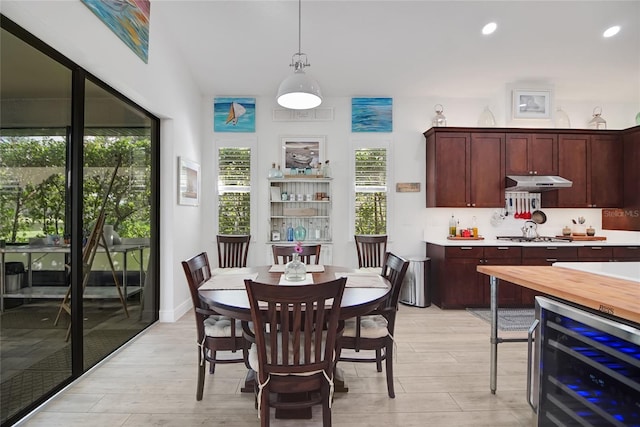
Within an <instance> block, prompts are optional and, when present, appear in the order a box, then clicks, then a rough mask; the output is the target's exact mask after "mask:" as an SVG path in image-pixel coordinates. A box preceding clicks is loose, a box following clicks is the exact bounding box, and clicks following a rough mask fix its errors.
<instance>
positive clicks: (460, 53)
mask: <svg viewBox="0 0 640 427" xmlns="http://www.w3.org/2000/svg"><path fill="white" fill-rule="evenodd" d="M301 16H302V28H301V39H302V51H303V52H304V53H307V54H308V57H309V61H310V62H311V67H310V68H309V69H307V72H308V73H309V74H311V75H313V77H315V78H316V79H317V80H318V82H319V84H320V86H321V88H322V91H323V95H324V96H328V97H343V96H347V97H349V96H403V97H404V96H407V97H411V96H416V97H429V96H433V97H453V98H455V97H463V98H491V97H495V96H496V95H500V94H502V93H503V91H504V88H505V85H506V84H509V83H513V82H522V81H528V82H540V83H543V84H549V85H553V86H554V87H555V88H556V97H557V98H560V99H566V100H581V99H585V100H605V101H607V102H638V100H639V99H640V1H618V2H616V1H546V2H545V1H515V0H512V1H495V2H487V1H428V0H414V1H363V0H359V1H346V0H342V1H329V0H303V1H302V11H301ZM490 21H495V22H496V23H497V24H498V29H497V31H496V32H495V33H494V34H492V35H490V36H482V35H481V33H480V30H481V28H482V27H483V26H484V25H485V24H486V23H488V22H490ZM611 25H620V26H621V27H622V29H621V31H620V33H619V34H618V35H617V36H615V37H612V38H609V39H604V38H603V37H602V32H603V31H604V30H605V29H606V28H608V27H609V26H611ZM157 28H171V40H172V42H173V43H175V45H176V47H177V48H178V49H179V51H180V52H181V54H182V59H183V61H184V62H185V65H186V66H187V67H188V68H189V69H190V70H191V72H192V73H193V77H194V79H195V80H196V82H197V84H198V85H199V87H201V88H202V92H203V93H204V94H212V95H221V96H222V95H231V96H274V97H275V94H276V91H277V88H278V85H279V84H280V82H281V81H282V80H283V79H284V78H285V77H286V76H288V75H289V73H291V72H292V70H291V69H290V68H289V66H288V65H289V63H290V61H291V56H292V55H293V54H294V53H295V52H297V50H298V2H297V1H294V0H278V1H276V0H255V1H238V0H236V1H188V0H173V1H152V6H151V28H150V34H151V42H150V49H149V55H150V57H152V56H153V42H154V37H153V35H154V31H156V29H157Z"/></svg>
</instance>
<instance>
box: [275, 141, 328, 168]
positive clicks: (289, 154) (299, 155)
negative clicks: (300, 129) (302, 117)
mask: <svg viewBox="0 0 640 427" xmlns="http://www.w3.org/2000/svg"><path fill="white" fill-rule="evenodd" d="M324 142H325V137H324V136H285V137H283V138H282V165H283V167H284V169H285V171H286V172H285V173H287V174H290V173H293V171H292V170H299V171H302V173H304V170H305V169H306V168H315V167H317V166H318V165H319V164H320V163H324V161H325V160H327V159H326V158H325V151H324Z"/></svg>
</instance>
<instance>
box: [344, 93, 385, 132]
mask: <svg viewBox="0 0 640 427" xmlns="http://www.w3.org/2000/svg"><path fill="white" fill-rule="evenodd" d="M392 130H393V99H392V98H351V132H391V131H392Z"/></svg>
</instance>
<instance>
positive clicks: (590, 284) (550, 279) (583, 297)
mask: <svg viewBox="0 0 640 427" xmlns="http://www.w3.org/2000/svg"><path fill="white" fill-rule="evenodd" d="M611 264H612V265H613V264H623V263H618V262H616V263H611ZM624 264H639V263H624ZM477 271H479V272H480V273H484V274H487V275H489V276H493V277H497V278H498V279H500V280H505V281H508V282H512V283H515V284H517V285H520V286H523V287H525V288H529V289H534V290H536V291H538V292H541V293H544V294H547V295H551V296H554V297H557V298H560V299H563V300H565V301H569V302H573V303H576V304H580V305H582V306H585V307H589V308H592V309H594V310H597V311H601V312H603V313H606V314H610V315H613V316H617V317H619V318H621V319H626V320H630V321H632V322H635V323H640V297H639V295H640V283H638V282H634V281H631V280H624V279H620V278H617V277H608V276H606V275H602V274H594V273H589V272H585V271H579V270H575V269H571V268H559V267H550V266H511V265H498V266H489V265H479V266H478V267H477Z"/></svg>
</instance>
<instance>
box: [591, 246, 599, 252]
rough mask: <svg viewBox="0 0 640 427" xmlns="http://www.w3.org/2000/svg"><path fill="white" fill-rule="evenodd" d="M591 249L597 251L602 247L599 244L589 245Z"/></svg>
mask: <svg viewBox="0 0 640 427" xmlns="http://www.w3.org/2000/svg"><path fill="white" fill-rule="evenodd" d="M591 250H592V251H599V250H602V248H601V247H600V246H591Z"/></svg>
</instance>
